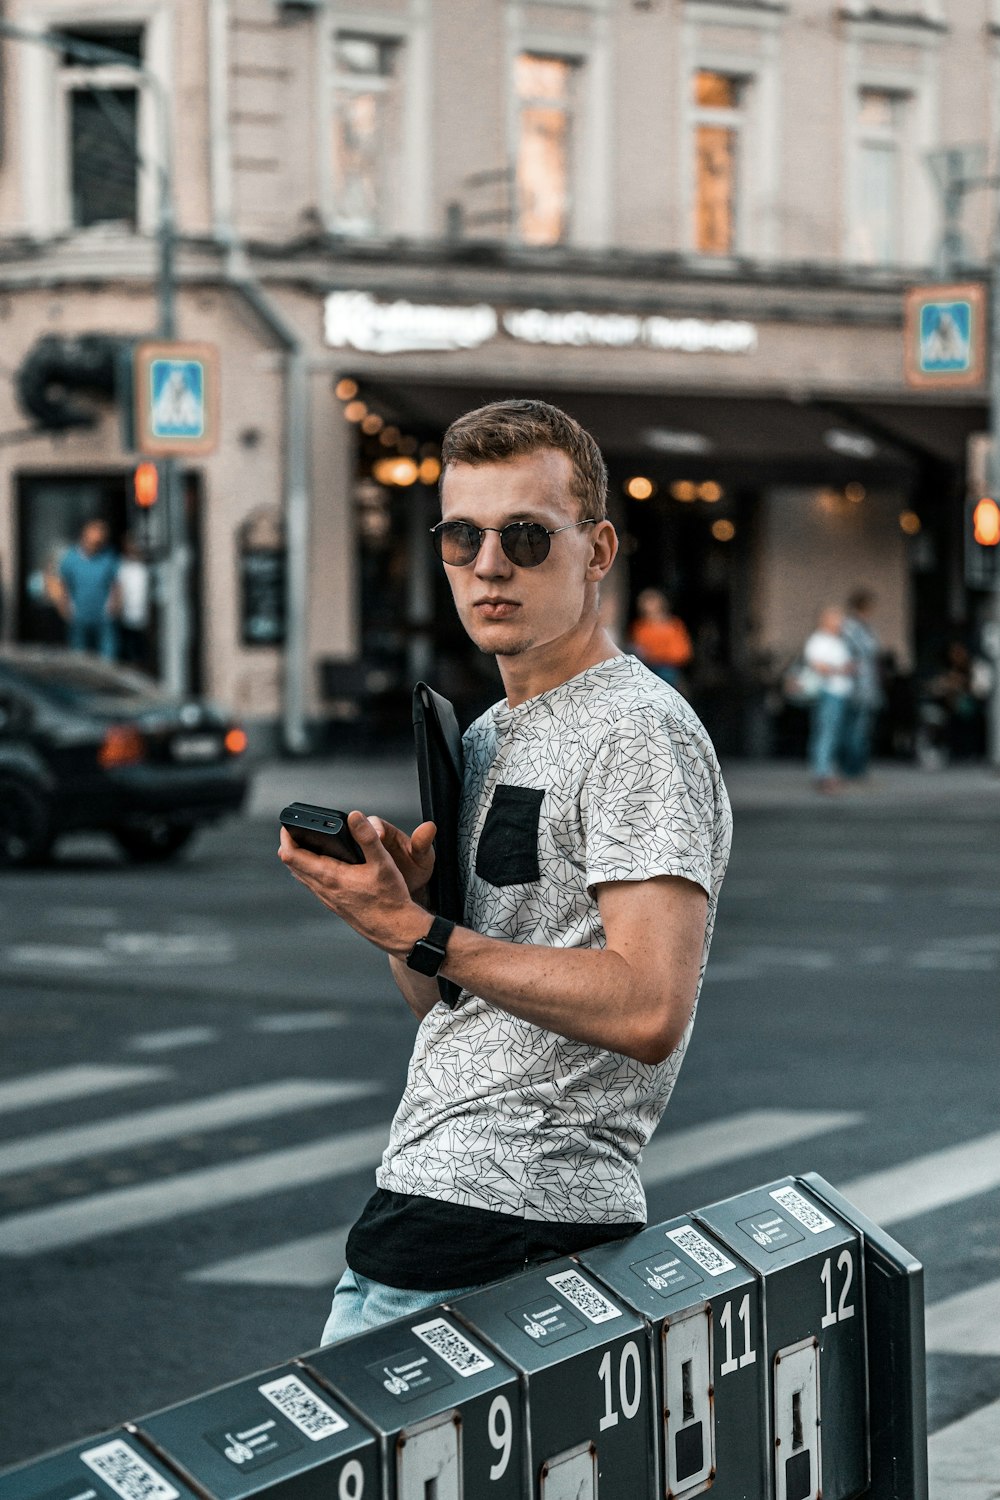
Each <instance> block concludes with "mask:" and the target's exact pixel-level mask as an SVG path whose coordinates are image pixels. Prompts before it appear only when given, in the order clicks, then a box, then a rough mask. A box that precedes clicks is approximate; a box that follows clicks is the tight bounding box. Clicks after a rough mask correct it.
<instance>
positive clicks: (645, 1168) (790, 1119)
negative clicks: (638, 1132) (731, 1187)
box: [639, 1109, 864, 1188]
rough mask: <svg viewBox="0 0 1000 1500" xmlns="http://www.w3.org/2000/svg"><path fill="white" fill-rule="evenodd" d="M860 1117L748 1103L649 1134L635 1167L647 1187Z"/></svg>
mask: <svg viewBox="0 0 1000 1500" xmlns="http://www.w3.org/2000/svg"><path fill="white" fill-rule="evenodd" d="M863 1118H864V1117H863V1116H862V1115H859V1114H854V1113H851V1112H848V1111H843V1110H818V1109H815V1110H814V1109H752V1110H748V1111H747V1112H746V1113H745V1114H740V1115H729V1116H727V1117H726V1118H725V1119H723V1120H712V1121H710V1122H709V1123H708V1124H707V1125H693V1126H689V1127H688V1128H687V1129H686V1130H674V1131H668V1132H667V1133H666V1135H665V1136H664V1137H663V1139H662V1140H656V1139H655V1138H654V1140H653V1141H652V1143H651V1144H650V1145H648V1146H647V1147H646V1149H645V1151H644V1152H643V1153H642V1163H641V1165H640V1168H639V1171H640V1174H641V1176H642V1180H643V1183H644V1185H645V1186H646V1187H647V1188H649V1187H653V1186H654V1184H656V1183H658V1182H670V1181H672V1180H673V1179H674V1178H676V1177H687V1176H688V1175H689V1174H691V1173H694V1172H703V1171H706V1170H707V1169H708V1168H709V1167H717V1166H721V1165H722V1164H723V1163H725V1162H730V1161H740V1160H742V1158H743V1157H745V1156H756V1155H757V1154H758V1153H759V1152H763V1151H773V1150H775V1149H776V1148H777V1147H779V1146H788V1145H791V1144H793V1143H794V1142H795V1141H805V1140H809V1139H810V1137H812V1136H816V1135H825V1134H826V1133H827V1131H830V1130H844V1129H846V1127H847V1126H849V1125H857V1124H860V1122H861V1120H862V1119H863Z"/></svg>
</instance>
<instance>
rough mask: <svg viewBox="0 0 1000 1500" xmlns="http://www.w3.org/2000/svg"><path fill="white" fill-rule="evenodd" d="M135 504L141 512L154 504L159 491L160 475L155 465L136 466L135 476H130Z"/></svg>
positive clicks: (143, 464)
mask: <svg viewBox="0 0 1000 1500" xmlns="http://www.w3.org/2000/svg"><path fill="white" fill-rule="evenodd" d="M132 485H133V491H134V494H135V503H136V505H138V506H141V507H142V509H143V510H149V508H150V507H151V506H153V505H155V504H156V497H157V495H158V494H159V491H160V473H159V470H158V469H157V467H156V465H155V464H151V463H142V464H137V465H136V470H135V474H134V475H133V476H132Z"/></svg>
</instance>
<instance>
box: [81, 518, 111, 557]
mask: <svg viewBox="0 0 1000 1500" xmlns="http://www.w3.org/2000/svg"><path fill="white" fill-rule="evenodd" d="M107 540H108V528H107V527H106V526H105V525H104V522H103V521H91V522H90V523H89V524H88V525H86V526H85V527H84V528H83V531H82V533H81V535H80V543H81V545H82V547H83V550H84V552H88V553H91V554H93V553H95V552H100V551H101V548H102V547H104V546H105V545H106V543H107Z"/></svg>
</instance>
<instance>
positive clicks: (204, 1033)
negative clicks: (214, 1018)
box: [125, 1026, 219, 1052]
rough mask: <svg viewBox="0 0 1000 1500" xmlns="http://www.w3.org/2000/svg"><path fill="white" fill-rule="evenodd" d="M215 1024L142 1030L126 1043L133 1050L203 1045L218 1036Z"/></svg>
mask: <svg viewBox="0 0 1000 1500" xmlns="http://www.w3.org/2000/svg"><path fill="white" fill-rule="evenodd" d="M218 1035H219V1033H218V1031H217V1030H216V1028H215V1027H214V1026H176V1027H174V1029H173V1030H172V1031H140V1032H137V1033H136V1035H135V1036H130V1037H129V1039H128V1041H127V1042H126V1043H125V1045H126V1047H128V1048H129V1049H130V1050H131V1051H132V1052H172V1051H173V1050H174V1048H175V1047H203V1046H204V1045H205V1044H206V1043H207V1042H214V1041H216V1040H217V1038H218Z"/></svg>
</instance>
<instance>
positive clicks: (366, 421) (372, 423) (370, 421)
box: [361, 411, 385, 437]
mask: <svg viewBox="0 0 1000 1500" xmlns="http://www.w3.org/2000/svg"><path fill="white" fill-rule="evenodd" d="M384 426H385V423H384V422H383V421H382V418H381V417H380V416H379V414H378V412H377V411H370V412H369V413H368V415H367V417H362V419H361V431H362V432H366V433H367V434H368V436H369V437H374V436H375V434H376V433H377V432H381V431H382V428H383V427H384Z"/></svg>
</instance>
